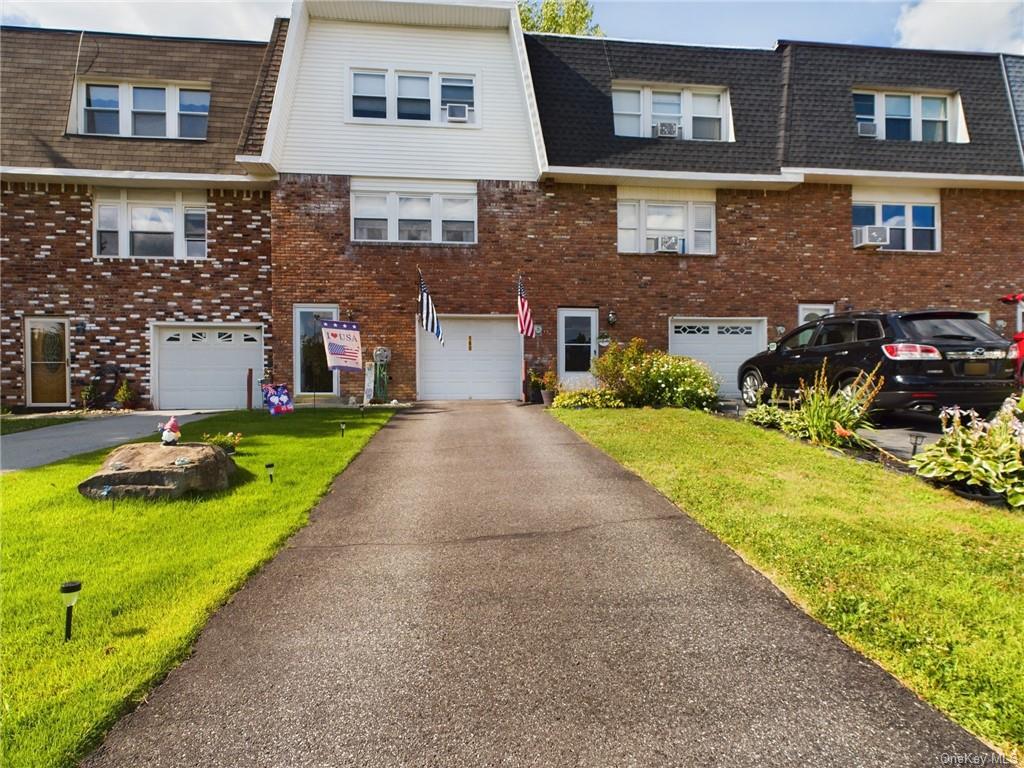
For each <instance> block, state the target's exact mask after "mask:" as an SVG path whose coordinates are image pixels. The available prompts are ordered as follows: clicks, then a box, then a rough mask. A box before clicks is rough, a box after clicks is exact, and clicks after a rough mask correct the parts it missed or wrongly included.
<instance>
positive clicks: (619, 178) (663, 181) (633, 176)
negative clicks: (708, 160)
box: [543, 165, 804, 189]
mask: <svg viewBox="0 0 1024 768" xmlns="http://www.w3.org/2000/svg"><path fill="white" fill-rule="evenodd" d="M543 175H544V176H549V177H556V178H557V177H563V178H564V180H566V181H575V182H576V183H581V184H586V183H587V182H588V181H592V182H594V183H606V184H617V185H628V184H629V183H630V182H637V181H642V182H644V183H646V184H654V185H657V186H667V185H671V184H677V185H686V186H694V187H733V188H744V187H751V188H755V189H761V188H764V187H792V186H795V185H797V184H799V183H801V182H802V181H803V180H804V177H803V174H801V173H799V172H793V171H789V172H787V171H786V169H783V173H778V174H775V173H703V172H696V171H650V170H636V169H632V168H589V167H581V166H568V165H552V166H550V167H548V168H547V169H545V171H544V174H543Z"/></svg>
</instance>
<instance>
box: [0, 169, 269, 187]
mask: <svg viewBox="0 0 1024 768" xmlns="http://www.w3.org/2000/svg"><path fill="white" fill-rule="evenodd" d="M0 176H2V177H3V180H4V181H12V180H14V181H39V182H57V183H59V182H65V183H83V184H86V183H89V182H97V181H101V182H102V181H106V182H119V183H121V184H123V185H125V186H133V185H134V186H140V185H141V184H147V185H149V186H154V185H156V186H179V187H180V186H187V185H190V184H191V185H195V184H200V185H213V186H229V187H232V186H234V187H238V186H243V187H259V186H270V185H271V184H272V183H273V182H274V180H275V179H276V177H263V178H260V177H256V176H248V175H245V174H240V173H239V174H235V173H166V172H164V171H105V170H98V169H90V168H27V167H18V166H11V165H3V166H0Z"/></svg>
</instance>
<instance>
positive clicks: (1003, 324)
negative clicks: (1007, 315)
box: [996, 319, 1006, 331]
mask: <svg viewBox="0 0 1024 768" xmlns="http://www.w3.org/2000/svg"><path fill="white" fill-rule="evenodd" d="M996 328H997V329H998V330H1000V331H1005V330H1006V321H1005V320H1002V319H999V320H996Z"/></svg>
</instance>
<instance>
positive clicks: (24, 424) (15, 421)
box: [0, 416, 84, 435]
mask: <svg viewBox="0 0 1024 768" xmlns="http://www.w3.org/2000/svg"><path fill="white" fill-rule="evenodd" d="M83 418H84V417H83V416H36V417H34V418H25V417H24V416H0V434H3V435H13V434H14V433H15V432H28V431H29V430H30V429H42V428H43V427H52V426H54V425H56V424H67V423H68V422H69V421H80V420H81V419H83Z"/></svg>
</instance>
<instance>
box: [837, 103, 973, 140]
mask: <svg viewBox="0 0 1024 768" xmlns="http://www.w3.org/2000/svg"><path fill="white" fill-rule="evenodd" d="M853 113H854V120H855V121H856V123H857V124H858V126H860V125H865V126H872V127H871V128H870V129H865V128H858V131H857V132H858V135H860V136H863V137H868V138H876V139H884V140H886V141H923V142H947V141H950V142H956V143H966V142H967V141H969V139H968V136H967V123H966V122H965V121H964V119H963V108H962V106H961V104H960V97H959V95H958V94H953V95H942V94H924V93H874V92H867V91H857V92H854V94H853Z"/></svg>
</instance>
